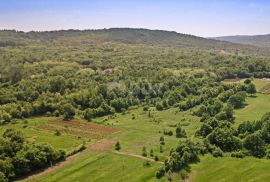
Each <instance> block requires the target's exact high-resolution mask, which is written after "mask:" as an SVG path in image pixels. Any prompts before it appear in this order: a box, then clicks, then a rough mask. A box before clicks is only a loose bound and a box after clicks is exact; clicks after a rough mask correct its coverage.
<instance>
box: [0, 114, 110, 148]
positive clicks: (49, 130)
mask: <svg viewBox="0 0 270 182" xmlns="http://www.w3.org/2000/svg"><path fill="white" fill-rule="evenodd" d="M74 122H75V123H76V125H74ZM77 123H78V124H77ZM81 126H82V127H81ZM80 127H81V128H80ZM100 127H102V128H100V129H99V128H98V129H97V126H96V125H93V124H90V123H87V122H83V121H62V122H61V119H59V118H55V117H37V118H29V119H27V120H15V121H13V122H12V123H10V124H7V125H3V126H1V127H0V134H2V133H3V132H4V131H5V130H6V129H9V128H13V129H18V130H21V131H22V132H23V133H24V134H25V135H26V137H27V139H28V140H29V141H36V142H37V143H49V144H51V145H52V146H53V147H55V148H57V149H64V150H65V151H67V152H69V151H72V150H74V149H75V148H77V147H78V146H79V145H81V144H82V143H83V142H84V141H85V142H86V143H88V144H91V143H94V142H95V141H97V140H99V139H101V138H103V137H105V135H108V134H109V133H111V132H113V131H115V129H113V131H111V132H110V131H108V132H102V131H103V130H106V129H110V130H111V128H109V127H105V126H100ZM92 128H93V129H92ZM103 128H104V129H103ZM56 130H58V131H60V133H61V135H59V136H56V135H55V132H56Z"/></svg>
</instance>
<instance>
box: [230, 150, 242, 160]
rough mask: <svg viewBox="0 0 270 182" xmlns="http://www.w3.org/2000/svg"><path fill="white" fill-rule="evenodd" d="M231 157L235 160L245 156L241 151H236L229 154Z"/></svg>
mask: <svg viewBox="0 0 270 182" xmlns="http://www.w3.org/2000/svg"><path fill="white" fill-rule="evenodd" d="M231 157H235V158H241V159H242V158H244V157H245V154H244V153H243V152H242V151H236V152H232V153H231Z"/></svg>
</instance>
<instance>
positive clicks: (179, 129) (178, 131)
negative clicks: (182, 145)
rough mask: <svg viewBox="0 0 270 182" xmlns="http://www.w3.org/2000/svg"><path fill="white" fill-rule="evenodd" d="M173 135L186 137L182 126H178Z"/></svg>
mask: <svg viewBox="0 0 270 182" xmlns="http://www.w3.org/2000/svg"><path fill="white" fill-rule="evenodd" d="M175 136H176V138H186V137H187V134H186V131H185V130H184V129H183V128H181V127H179V126H178V127H177V128H176V129H175Z"/></svg>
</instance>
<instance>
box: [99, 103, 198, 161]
mask: <svg viewBox="0 0 270 182" xmlns="http://www.w3.org/2000/svg"><path fill="white" fill-rule="evenodd" d="M177 110H178V109H176V108H172V109H169V110H164V111H151V117H149V112H148V111H143V109H142V108H138V109H134V110H131V111H129V112H128V113H126V114H124V115H122V114H119V115H118V116H117V117H116V118H114V119H108V120H107V119H105V120H104V118H103V119H97V120H95V122H99V123H105V124H109V125H114V126H115V127H116V128H118V129H119V130H120V132H117V133H116V134H114V135H113V137H112V138H113V139H114V140H116V141H119V142H120V143H121V146H122V150H121V151H122V152H126V153H130V154H136V155H141V154H142V148H143V146H145V147H146V149H147V151H148V153H149V151H150V150H151V149H153V150H154V154H155V155H157V156H158V157H159V158H160V160H163V159H165V156H168V154H169V151H170V150H171V148H174V147H175V146H176V145H177V144H178V141H179V139H178V138H176V136H175V127H176V125H177V124H180V125H181V126H182V127H183V128H184V129H185V130H186V132H187V135H188V137H192V136H193V135H194V133H195V131H196V130H197V128H199V126H200V124H201V123H200V122H199V119H198V118H197V117H194V116H192V115H191V114H190V113H189V112H178V111H177ZM133 117H134V119H133ZM164 130H166V131H169V130H170V131H173V136H167V135H164V134H163V131H164ZM161 136H164V138H165V145H162V148H163V150H164V152H162V153H161V152H160V140H159V139H160V137H161Z"/></svg>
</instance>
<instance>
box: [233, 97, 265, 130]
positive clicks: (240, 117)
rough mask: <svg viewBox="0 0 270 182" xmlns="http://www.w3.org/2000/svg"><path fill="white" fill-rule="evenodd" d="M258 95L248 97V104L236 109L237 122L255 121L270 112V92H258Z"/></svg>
mask: <svg viewBox="0 0 270 182" xmlns="http://www.w3.org/2000/svg"><path fill="white" fill-rule="evenodd" d="M256 95H257V97H248V98H247V99H246V104H247V105H246V106H245V107H244V108H242V109H237V110H235V117H236V118H235V124H236V125H238V124H240V123H241V122H243V121H255V120H259V119H261V117H262V116H263V115H264V114H265V113H266V112H270V94H259V93H258V94H256Z"/></svg>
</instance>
